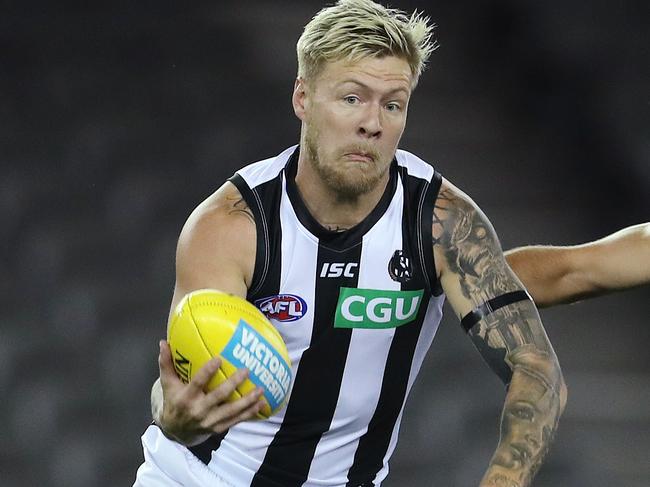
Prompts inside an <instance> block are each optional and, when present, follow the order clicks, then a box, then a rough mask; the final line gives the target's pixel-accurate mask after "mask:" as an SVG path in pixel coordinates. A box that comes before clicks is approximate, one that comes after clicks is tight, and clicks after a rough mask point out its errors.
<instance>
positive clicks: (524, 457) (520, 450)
mask: <svg viewBox="0 0 650 487" xmlns="http://www.w3.org/2000/svg"><path fill="white" fill-rule="evenodd" d="M510 451H511V452H512V456H513V458H514V459H515V460H517V461H519V463H520V464H522V465H525V464H527V463H528V461H529V460H530V457H531V454H530V451H529V450H528V448H526V447H525V446H522V445H518V444H516V443H514V444H512V445H510Z"/></svg>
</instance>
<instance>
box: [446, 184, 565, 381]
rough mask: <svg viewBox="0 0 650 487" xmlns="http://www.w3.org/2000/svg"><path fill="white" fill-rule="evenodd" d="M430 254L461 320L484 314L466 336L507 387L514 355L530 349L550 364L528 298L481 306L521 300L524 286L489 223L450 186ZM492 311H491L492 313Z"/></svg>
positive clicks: (549, 352)
mask: <svg viewBox="0 0 650 487" xmlns="http://www.w3.org/2000/svg"><path fill="white" fill-rule="evenodd" d="M434 212H435V218H434V228H433V236H434V255H435V259H436V264H437V266H438V268H439V269H440V270H439V272H440V281H441V284H442V287H443V289H444V291H445V294H447V297H448V299H449V302H450V304H451V305H452V307H453V308H454V310H455V312H456V314H457V315H458V317H459V318H462V317H464V316H466V315H467V314H468V313H470V312H472V311H474V310H477V309H483V310H485V309H487V310H488V311H487V312H486V313H485V314H484V315H482V316H481V318H480V319H478V320H477V322H476V323H475V324H474V326H472V327H471V329H470V330H469V331H468V335H469V337H470V338H471V340H472V342H473V343H474V345H475V346H476V348H477V349H478V350H479V352H480V353H481V355H482V356H483V358H484V359H485V360H486V361H487V362H488V365H490V367H491V368H492V369H493V370H494V371H495V372H496V373H497V374H498V375H499V376H500V377H501V378H502V379H503V380H504V381H506V382H508V381H509V377H510V375H511V369H513V368H514V364H513V363H512V362H511V357H513V356H514V354H515V353H516V352H520V351H521V350H524V349H525V350H528V351H530V352H531V353H534V354H536V355H537V356H539V357H542V358H545V359H548V360H551V361H554V360H555V356H554V353H553V349H552V347H551V345H550V343H549V341H548V338H547V336H546V333H545V331H544V328H543V326H542V324H541V320H540V318H539V314H538V312H537V309H536V308H535V305H534V304H533V303H532V302H531V301H530V300H528V299H524V300H522V299H517V300H514V301H512V300H511V301H508V300H504V302H505V303H506V304H503V305H502V306H500V307H497V306H495V307H492V306H489V305H488V306H487V307H486V306H485V303H488V302H490V303H494V302H496V301H495V298H497V301H498V298H500V297H503V296H513V295H516V296H522V295H523V296H525V294H523V293H521V291H522V290H523V286H522V284H521V282H520V280H519V279H518V278H517V276H516V275H515V274H514V273H513V272H512V270H511V269H510V267H509V266H508V264H507V262H506V259H505V257H504V256H503V252H502V250H501V245H500V243H499V240H498V238H497V236H496V233H495V231H494V229H493V227H492V225H491V224H490V221H489V220H488V219H487V217H486V216H485V215H484V214H483V212H482V211H481V210H480V209H479V208H478V207H477V206H476V205H475V204H474V202H472V201H471V199H469V197H467V196H466V195H465V194H463V193H462V192H460V191H459V190H458V189H457V188H454V187H453V186H451V185H449V184H448V183H447V184H446V185H444V186H443V188H441V192H440V195H439V197H438V200H437V201H436V205H435V210H434ZM493 308H495V309H493Z"/></svg>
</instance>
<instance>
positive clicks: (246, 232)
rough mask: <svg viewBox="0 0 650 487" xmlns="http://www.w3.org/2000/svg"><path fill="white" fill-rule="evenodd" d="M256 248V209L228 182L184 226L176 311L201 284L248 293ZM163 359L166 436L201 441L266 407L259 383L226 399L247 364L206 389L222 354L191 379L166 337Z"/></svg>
mask: <svg viewBox="0 0 650 487" xmlns="http://www.w3.org/2000/svg"><path fill="white" fill-rule="evenodd" d="M255 247H256V234H255V221H254V218H253V215H252V212H251V210H250V208H249V207H248V205H246V203H245V202H244V200H243V198H242V197H241V195H240V193H239V191H238V190H237V189H236V188H235V186H234V185H233V184H231V183H225V184H224V185H223V186H222V187H221V188H219V190H218V191H216V192H215V193H214V194H213V195H211V196H210V197H208V198H207V199H206V200H205V201H204V202H203V203H201V204H200V205H199V206H198V207H197V208H196V209H195V210H194V212H192V214H191V215H190V217H189V218H188V220H187V222H186V223H185V226H184V227H183V230H182V231H181V234H180V237H179V240H178V247H177V250H176V284H175V287H174V295H173V298H172V303H171V310H173V309H174V308H175V307H176V305H177V304H178V303H179V302H180V300H181V299H182V298H183V296H185V295H186V294H187V293H189V292H191V291H194V290H197V289H204V288H212V289H218V290H220V291H224V292H228V293H232V294H236V295H238V296H241V297H244V298H245V297H246V291H247V289H248V286H249V285H250V283H251V279H252V276H253V270H254V265H255ZM158 363H159V367H160V378H159V379H158V380H156V382H155V383H154V385H153V388H152V390H151V411H152V414H153V418H154V421H155V422H156V424H157V425H158V426H159V427H160V428H161V429H162V431H163V432H164V433H165V435H166V436H168V437H169V438H171V439H173V440H175V441H178V442H179V443H182V444H184V445H187V446H191V445H195V444H198V443H200V442H202V441H204V440H205V439H207V437H209V436H210V435H211V434H214V433H222V432H224V431H225V430H227V429H228V428H229V427H231V426H233V425H234V424H236V423H239V422H241V421H245V420H247V419H251V418H253V417H255V415H256V414H257V412H258V411H259V410H260V407H261V405H262V403H261V402H260V397H261V392H262V391H261V390H260V389H259V388H258V389H256V390H254V391H252V392H250V393H249V394H247V395H245V396H244V397H242V398H241V399H239V400H237V401H235V402H232V403H227V402H225V400H226V398H228V396H229V395H230V394H231V393H232V391H233V390H234V389H235V388H236V387H237V386H238V385H239V384H241V383H242V382H243V381H244V379H245V378H246V376H247V371H246V370H245V369H241V370H239V371H238V372H237V373H236V374H233V375H232V376H231V377H230V378H229V379H228V380H227V381H225V382H224V383H222V384H221V385H219V386H218V387H216V388H215V389H213V390H212V391H210V392H207V393H206V392H205V390H204V389H205V386H206V385H207V383H208V382H209V381H210V379H211V378H212V376H213V375H214V374H215V373H216V371H217V370H218V369H219V365H220V360H219V359H218V358H215V359H212V360H210V361H209V362H208V363H207V364H206V365H205V366H203V367H202V368H201V369H200V370H199V371H198V372H197V373H196V374H195V375H194V377H193V378H192V380H191V381H190V382H189V383H187V384H185V383H183V382H182V381H181V380H180V379H179V378H178V376H177V375H176V372H175V371H174V365H173V363H172V357H171V351H170V348H169V345H168V344H167V342H166V341H164V340H162V341H161V342H160V355H159V357H158Z"/></svg>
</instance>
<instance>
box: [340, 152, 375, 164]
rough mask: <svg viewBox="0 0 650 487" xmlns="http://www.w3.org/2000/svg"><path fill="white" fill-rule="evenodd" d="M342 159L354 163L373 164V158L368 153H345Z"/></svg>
mask: <svg viewBox="0 0 650 487" xmlns="http://www.w3.org/2000/svg"><path fill="white" fill-rule="evenodd" d="M343 157H345V158H346V159H347V160H349V161H356V162H367V163H370V162H374V161H375V158H374V157H373V156H372V155H371V154H370V153H368V152H347V153H345V154H343Z"/></svg>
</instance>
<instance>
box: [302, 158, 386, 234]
mask: <svg viewBox="0 0 650 487" xmlns="http://www.w3.org/2000/svg"><path fill="white" fill-rule="evenodd" d="M389 179H390V171H386V174H385V175H384V177H383V178H382V179H381V180H380V181H379V182H378V184H377V185H376V186H375V187H374V188H372V189H371V190H370V191H368V192H367V193H364V194H360V195H357V196H355V197H349V196H346V195H342V194H340V193H338V192H337V191H336V190H335V189H333V188H331V187H330V186H329V185H327V184H326V183H325V182H324V181H323V180H322V178H321V177H320V176H319V175H318V173H317V172H316V170H315V169H314V167H313V165H312V163H311V161H310V160H308V155H307V154H306V151H303V150H301V151H300V155H299V158H298V170H297V173H296V179H295V181H296V187H297V188H298V191H299V192H300V196H301V197H302V200H303V202H304V203H305V206H306V207H307V209H308V210H309V213H310V214H311V215H312V216H313V217H314V219H316V221H317V222H318V223H320V224H321V225H322V226H323V227H324V228H327V229H328V230H333V231H344V230H347V229H349V228H352V227H354V226H356V225H357V224H359V223H361V222H362V221H363V220H364V219H365V218H366V217H367V216H368V215H369V214H370V212H371V211H372V210H373V209H374V208H375V207H376V206H377V204H378V203H379V200H380V199H381V197H382V196H383V194H384V191H385V190H386V185H387V184H388V181H389Z"/></svg>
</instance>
